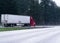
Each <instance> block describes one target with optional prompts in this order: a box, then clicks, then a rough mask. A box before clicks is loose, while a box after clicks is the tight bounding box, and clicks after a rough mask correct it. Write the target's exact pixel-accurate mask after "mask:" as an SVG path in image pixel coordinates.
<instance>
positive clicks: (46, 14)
mask: <svg viewBox="0 0 60 43" xmlns="http://www.w3.org/2000/svg"><path fill="white" fill-rule="evenodd" d="M56 7H57V6H56V4H55V3H54V2H53V1H52V0H41V3H40V10H41V15H42V17H43V18H42V19H43V21H44V24H49V22H54V21H55V16H54V15H55V12H56Z"/></svg>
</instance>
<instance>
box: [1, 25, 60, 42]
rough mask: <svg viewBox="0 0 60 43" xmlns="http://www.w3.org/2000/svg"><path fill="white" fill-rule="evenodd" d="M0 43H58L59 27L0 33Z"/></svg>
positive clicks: (59, 40) (59, 36)
mask: <svg viewBox="0 0 60 43" xmlns="http://www.w3.org/2000/svg"><path fill="white" fill-rule="evenodd" d="M0 43H60V26H55V27H53V26H52V28H44V29H41V28H36V29H26V30H16V31H4V32H0Z"/></svg>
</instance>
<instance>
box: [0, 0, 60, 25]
mask: <svg viewBox="0 0 60 43" xmlns="http://www.w3.org/2000/svg"><path fill="white" fill-rule="evenodd" d="M1 14H16V15H29V16H32V17H33V19H34V20H35V22H36V24H37V25H56V24H60V7H58V6H57V5H56V3H55V2H53V1H52V0H41V2H40V3H39V2H38V0H1V1H0V18H1ZM0 21H1V20H0Z"/></svg>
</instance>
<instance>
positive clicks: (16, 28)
mask: <svg viewBox="0 0 60 43" xmlns="http://www.w3.org/2000/svg"><path fill="white" fill-rule="evenodd" d="M23 29H25V28H19V27H7V28H6V27H5V28H0V31H11V30H23Z"/></svg>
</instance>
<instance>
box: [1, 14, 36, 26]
mask: <svg viewBox="0 0 60 43" xmlns="http://www.w3.org/2000/svg"><path fill="white" fill-rule="evenodd" d="M1 23H2V24H3V25H4V26H6V27H7V26H17V25H20V26H35V21H34V19H33V18H32V16H24V15H13V14H2V16H1Z"/></svg>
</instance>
